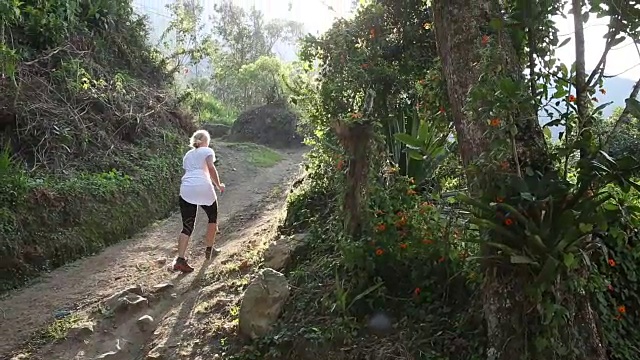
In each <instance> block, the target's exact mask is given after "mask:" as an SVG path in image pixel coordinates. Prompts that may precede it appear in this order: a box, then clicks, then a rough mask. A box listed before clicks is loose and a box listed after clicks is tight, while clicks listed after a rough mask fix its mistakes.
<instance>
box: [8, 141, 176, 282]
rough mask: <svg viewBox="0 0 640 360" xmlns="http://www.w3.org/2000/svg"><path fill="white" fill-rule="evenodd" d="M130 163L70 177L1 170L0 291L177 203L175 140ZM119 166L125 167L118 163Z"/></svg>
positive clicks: (13, 167) (127, 232) (121, 235)
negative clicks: (165, 148) (164, 147)
mask: <svg viewBox="0 0 640 360" xmlns="http://www.w3.org/2000/svg"><path fill="white" fill-rule="evenodd" d="M166 145H167V149H171V150H169V151H166V152H163V153H158V154H154V155H145V154H144V152H143V151H139V155H138V158H137V159H136V163H135V165H134V166H132V167H129V168H126V169H125V170H118V169H113V170H111V171H108V172H88V171H84V172H78V173H75V174H73V175H72V176H68V177H60V176H52V175H46V174H32V173H27V172H25V171H21V170H19V168H18V166H17V164H15V163H10V162H8V161H6V160H7V159H6V155H5V161H3V162H2V164H3V165H2V166H4V168H2V169H0V194H1V195H0V291H7V290H9V289H12V288H16V287H19V286H21V285H22V284H24V283H25V282H26V281H28V280H30V279H33V278H34V277H36V276H37V275H38V274H40V273H42V272H46V271H49V270H52V269H54V268H57V267H59V266H62V265H64V264H67V263H69V262H71V261H74V260H77V259H79V258H82V257H83V256H87V255H92V254H95V253H97V252H99V251H100V250H101V249H103V248H104V247H106V246H108V245H111V244H113V243H115V242H117V241H119V240H122V239H126V238H127V237H129V236H131V235H133V234H135V233H136V232H138V231H140V230H141V229H142V228H143V227H145V226H147V225H148V224H149V223H151V222H153V221H155V220H157V219H160V218H163V217H166V216H167V215H168V214H169V213H170V212H171V211H172V210H173V209H174V208H175V205H176V189H177V187H178V184H179V181H180V171H179V169H180V159H181V158H180V156H178V155H179V153H178V151H179V150H182V149H179V148H178V146H179V144H177V143H169V144H166ZM123 167H124V166H123Z"/></svg>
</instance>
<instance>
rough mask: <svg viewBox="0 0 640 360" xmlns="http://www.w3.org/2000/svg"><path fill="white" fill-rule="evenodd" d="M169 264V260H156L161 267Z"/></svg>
mask: <svg viewBox="0 0 640 360" xmlns="http://www.w3.org/2000/svg"><path fill="white" fill-rule="evenodd" d="M166 263H167V258H163V257H161V258H157V259H156V264H158V265H159V266H164V265H165V264H166Z"/></svg>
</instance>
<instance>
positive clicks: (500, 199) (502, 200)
mask: <svg viewBox="0 0 640 360" xmlns="http://www.w3.org/2000/svg"><path fill="white" fill-rule="evenodd" d="M496 202H499V203H502V202H504V198H503V197H502V196H498V197H497V198H496Z"/></svg>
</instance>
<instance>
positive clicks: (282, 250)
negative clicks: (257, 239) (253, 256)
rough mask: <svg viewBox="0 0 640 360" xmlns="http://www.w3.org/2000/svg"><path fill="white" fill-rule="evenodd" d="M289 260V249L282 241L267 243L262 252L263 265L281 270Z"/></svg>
mask: <svg viewBox="0 0 640 360" xmlns="http://www.w3.org/2000/svg"><path fill="white" fill-rule="evenodd" d="M290 262H291V249H289V246H287V244H285V243H284V242H283V241H275V242H272V243H271V244H269V247H268V248H267V250H266V251H265V253H264V264H263V265H264V267H267V268H271V269H275V270H282V269H284V268H285V267H286V266H287V265H289V263H290Z"/></svg>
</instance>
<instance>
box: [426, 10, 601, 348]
mask: <svg viewBox="0 0 640 360" xmlns="http://www.w3.org/2000/svg"><path fill="white" fill-rule="evenodd" d="M499 6H500V5H499V2H498V0H434V1H433V14H434V24H435V31H436V40H437V44H438V52H439V55H440V59H441V61H442V66H443V71H444V76H445V80H446V83H447V93H448V97H449V103H450V106H451V108H450V109H448V111H450V113H451V115H452V118H453V120H454V126H455V129H456V133H457V137H458V141H459V144H460V154H461V158H462V161H463V164H464V165H465V167H466V168H467V170H468V172H467V174H468V175H467V176H468V177H469V183H470V185H471V188H472V191H473V192H474V193H475V195H481V194H482V193H483V192H484V191H485V190H486V188H487V187H490V181H489V180H487V179H490V178H491V177H492V175H491V174H482V173H481V172H482V169H483V168H482V167H476V166H473V164H474V162H475V161H476V160H478V159H479V158H480V157H481V156H482V155H483V154H485V153H487V152H488V151H489V144H488V141H489V140H488V139H487V137H486V136H485V134H486V131H487V130H488V125H487V121H488V119H485V118H480V117H479V116H478V115H476V112H475V111H474V110H473V109H471V107H472V106H468V105H469V104H468V102H469V94H470V91H471V90H472V89H473V87H474V86H476V84H478V83H479V79H480V76H481V72H482V71H483V70H482V68H481V66H482V65H481V64H482V61H481V60H482V57H481V52H480V51H481V50H480V49H481V46H480V44H481V41H482V40H481V39H482V37H483V35H485V33H483V29H484V30H485V31H488V30H487V29H489V28H490V26H489V22H490V21H491V19H492V18H495V17H498V16H499V15H498V14H499V13H500V12H499ZM492 41H498V42H499V44H500V45H499V46H496V47H495V51H499V52H500V54H498V58H499V61H501V63H502V64H501V65H502V68H503V69H504V70H503V71H504V72H505V73H504V74H502V75H507V76H509V77H510V78H512V79H519V80H522V76H523V75H522V73H523V72H522V69H523V66H522V64H521V62H520V60H519V59H518V57H517V56H516V51H515V49H514V48H513V46H512V45H511V44H510V41H509V38H508V36H506V34H499V35H498V36H495V37H493V38H492ZM519 111H520V112H521V113H519V114H517V115H516V114H514V117H517V118H519V119H526V120H518V122H517V124H516V127H517V128H518V134H517V135H516V136H515V147H516V153H517V154H518V159H517V160H518V161H517V163H518V164H519V165H521V166H523V167H524V166H527V167H530V168H532V169H534V170H537V171H540V172H547V171H552V170H551V169H550V166H549V164H550V162H549V156H548V152H547V149H546V145H545V143H544V137H543V134H542V131H541V129H540V126H539V124H538V122H537V117H536V116H535V109H534V108H533V106H531V107H530V108H529V107H528V106H527V105H524V104H523V108H522V109H520V110H519ZM471 168H473V169H474V170H473V171H470V169H471ZM476 171H480V173H478V172H476ZM476 176H477V177H478V178H479V179H481V180H479V181H475V180H476V179H475V177H476ZM483 254H484V255H495V252H493V251H492V250H490V249H488V248H486V249H483ZM483 267H484V273H485V281H484V283H483V292H482V293H483V294H482V296H483V299H482V300H483V307H484V316H485V320H486V324H487V336H488V347H487V358H488V359H490V360H520V359H527V360H528V359H531V360H538V359H539V358H540V356H541V354H540V353H539V352H536V350H535V349H534V346H533V344H534V342H535V340H536V339H535V333H540V332H542V331H541V329H542V325H541V321H540V316H539V315H538V313H537V309H536V306H537V304H536V303H535V302H534V301H533V300H532V299H531V297H530V296H529V295H528V294H527V292H526V290H527V289H526V287H527V286H528V285H529V284H531V283H532V282H533V276H532V274H531V272H530V271H528V269H526V268H524V267H516V266H513V265H510V264H504V263H503V264H499V263H496V262H489V261H486V262H485V263H484V264H483ZM554 293H555V294H557V295H558V298H559V301H560V302H561V303H562V304H563V305H565V306H569V307H571V308H572V310H573V311H572V314H571V315H570V316H569V318H568V319H567V324H566V326H564V329H563V330H561V331H562V333H561V338H562V339H561V340H558V339H556V341H558V342H561V343H562V344H565V345H567V346H569V347H571V348H572V349H571V350H573V349H576V350H578V351H579V352H580V353H581V354H580V355H567V356H566V357H562V356H561V358H563V359H586V360H603V359H606V358H607V356H606V352H605V350H604V347H603V346H602V342H601V340H600V336H599V334H598V329H597V327H596V319H595V315H594V312H593V311H592V309H591V306H590V304H589V302H588V299H587V296H586V295H584V294H578V295H576V294H572V293H568V292H567V291H564V290H563V286H562V284H559V285H558V286H557V289H555V290H554ZM556 358H560V357H557V356H556Z"/></svg>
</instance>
